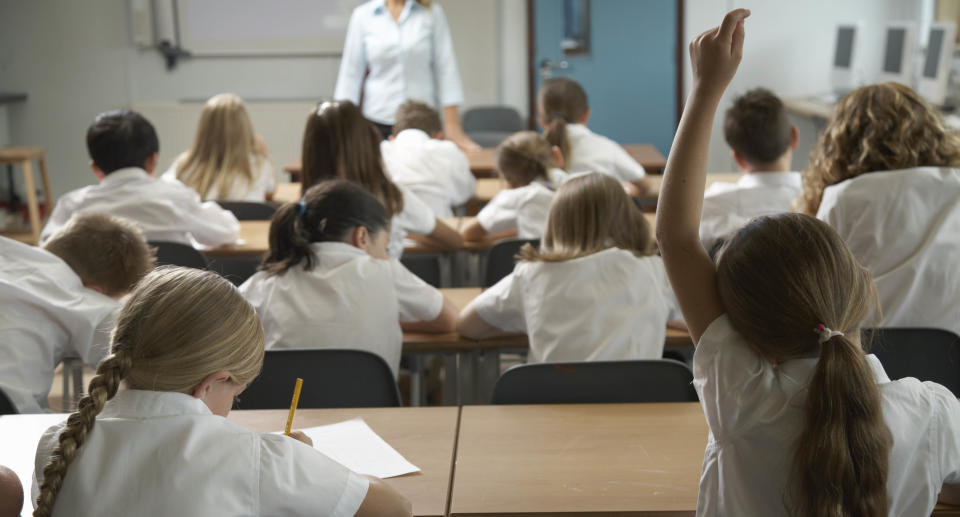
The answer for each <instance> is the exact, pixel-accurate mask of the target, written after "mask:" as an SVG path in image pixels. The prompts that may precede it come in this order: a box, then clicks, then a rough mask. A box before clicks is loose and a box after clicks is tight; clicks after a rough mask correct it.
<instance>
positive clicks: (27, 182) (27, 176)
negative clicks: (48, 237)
mask: <svg viewBox="0 0 960 517" xmlns="http://www.w3.org/2000/svg"><path fill="white" fill-rule="evenodd" d="M21 166H22V167H23V188H24V189H26V191H27V212H28V213H29V214H30V232H31V233H32V234H33V241H34V243H36V244H39V243H40V230H41V229H42V228H41V227H40V209H39V206H38V204H37V187H36V185H34V183H33V164H32V163H30V160H26V161H23V162H21Z"/></svg>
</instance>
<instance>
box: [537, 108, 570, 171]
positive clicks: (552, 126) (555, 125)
mask: <svg viewBox="0 0 960 517" xmlns="http://www.w3.org/2000/svg"><path fill="white" fill-rule="evenodd" d="M543 137H544V138H545V139H546V140H547V142H549V143H550V145H555V146H557V147H559V148H560V153H561V154H563V163H564V165H567V164H569V163H570V138H569V137H568V136H567V121H566V120H565V119H564V118H563V116H562V114H556V115H554V116H553V118H552V119H549V121H548V122H547V128H546V130H545V131H544V132H543Z"/></svg>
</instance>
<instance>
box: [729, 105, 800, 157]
mask: <svg viewBox="0 0 960 517" xmlns="http://www.w3.org/2000/svg"><path fill="white" fill-rule="evenodd" d="M791 127H792V126H791V125H790V119H789V118H788V117H787V111H786V109H784V107H783V101H781V100H780V98H779V97H777V96H776V95H774V94H773V92H771V91H770V90H767V89H766V88H755V89H753V90H750V91H748V92H747V93H745V94H743V95H741V96H740V97H737V98H736V99H735V100H734V101H733V106H731V107H730V109H728V110H727V114H726V117H725V118H724V121H723V136H724V137H725V138H726V139H727V145H729V146H730V148H731V149H733V150H734V151H736V152H737V154H739V155H740V157H742V158H743V159H744V160H746V161H747V162H749V163H750V164H752V165H765V164H768V163H773V162H775V161H776V160H777V158H780V157H781V156H782V155H783V153H785V152H786V151H787V149H788V148H789V147H790V138H791V137H790V133H791V131H790V128H791Z"/></svg>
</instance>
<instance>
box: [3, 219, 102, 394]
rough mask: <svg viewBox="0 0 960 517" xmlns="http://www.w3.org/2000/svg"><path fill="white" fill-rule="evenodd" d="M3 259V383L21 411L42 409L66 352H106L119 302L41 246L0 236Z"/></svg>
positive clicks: (92, 356)
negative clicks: (85, 282) (90, 286)
mask: <svg viewBox="0 0 960 517" xmlns="http://www.w3.org/2000/svg"><path fill="white" fill-rule="evenodd" d="M0 264H2V267H0V388H2V389H3V391H4V392H5V393H6V394H7V396H9V397H10V399H11V401H12V402H13V403H14V404H15V405H16V406H17V409H18V410H20V412H21V413H38V412H41V411H43V410H45V409H47V408H48V407H49V405H48V403H47V396H48V395H49V394H50V385H51V384H52V383H53V370H54V368H56V367H57V365H58V364H60V361H62V360H63V358H64V357H77V358H79V359H80V360H82V361H83V362H84V363H86V364H88V365H90V366H96V364H97V363H99V362H100V360H101V359H103V358H104V357H106V355H107V353H108V351H109V347H110V333H111V332H112V331H113V321H114V317H115V313H116V311H117V310H118V309H119V308H120V303H118V302H117V301H116V300H114V299H113V298H110V297H108V296H104V295H102V294H100V293H98V292H96V291H94V290H92V289H87V288H86V287H84V286H83V282H82V281H81V280H80V277H78V276H77V274H76V273H74V272H73V269H71V268H70V266H68V265H67V263H66V262H64V261H63V260H61V259H60V257H58V256H56V255H54V254H53V253H50V252H48V251H46V250H44V249H42V248H36V247H33V246H29V245H27V244H23V243H21V242H17V241H14V240H11V239H7V238H4V237H0Z"/></svg>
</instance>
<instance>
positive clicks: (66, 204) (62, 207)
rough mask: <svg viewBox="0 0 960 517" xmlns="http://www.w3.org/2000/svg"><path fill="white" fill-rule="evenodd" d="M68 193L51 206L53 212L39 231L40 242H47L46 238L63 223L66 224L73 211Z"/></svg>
mask: <svg viewBox="0 0 960 517" xmlns="http://www.w3.org/2000/svg"><path fill="white" fill-rule="evenodd" d="M69 196H70V194H67V195H66V196H63V197H61V198H60V200H59V201H57V203H56V204H55V205H54V206H53V212H51V213H50V217H49V218H47V224H45V225H44V226H43V230H42V231H41V232H40V244H41V245H43V243H45V242H47V239H49V238H50V236H52V235H53V234H54V233H56V231H57V230H59V229H60V228H61V227H62V226H63V225H65V224H67V221H69V220H70V216H71V215H72V213H73V207H72V204H73V203H72V202H71V199H70V197H69Z"/></svg>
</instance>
